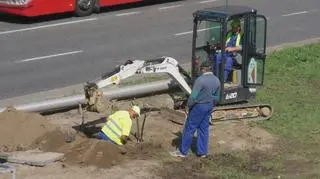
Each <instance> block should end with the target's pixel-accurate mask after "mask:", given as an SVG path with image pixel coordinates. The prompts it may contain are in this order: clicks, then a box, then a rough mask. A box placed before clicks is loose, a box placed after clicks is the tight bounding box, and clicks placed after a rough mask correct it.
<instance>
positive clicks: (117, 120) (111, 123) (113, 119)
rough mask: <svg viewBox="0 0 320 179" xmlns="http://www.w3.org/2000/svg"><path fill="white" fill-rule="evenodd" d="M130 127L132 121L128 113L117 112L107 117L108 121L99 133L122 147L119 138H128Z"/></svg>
mask: <svg viewBox="0 0 320 179" xmlns="http://www.w3.org/2000/svg"><path fill="white" fill-rule="evenodd" d="M131 126H132V120H131V118H130V114H129V112H128V111H117V112H115V113H114V114H112V115H110V116H109V119H108V121H107V122H106V124H105V125H104V126H103V127H102V129H101V131H102V132H103V133H104V134H105V135H106V136H108V138H109V139H110V140H112V141H113V142H115V143H116V144H118V145H123V143H122V142H121V140H120V137H121V135H125V136H129V134H130V130H131Z"/></svg>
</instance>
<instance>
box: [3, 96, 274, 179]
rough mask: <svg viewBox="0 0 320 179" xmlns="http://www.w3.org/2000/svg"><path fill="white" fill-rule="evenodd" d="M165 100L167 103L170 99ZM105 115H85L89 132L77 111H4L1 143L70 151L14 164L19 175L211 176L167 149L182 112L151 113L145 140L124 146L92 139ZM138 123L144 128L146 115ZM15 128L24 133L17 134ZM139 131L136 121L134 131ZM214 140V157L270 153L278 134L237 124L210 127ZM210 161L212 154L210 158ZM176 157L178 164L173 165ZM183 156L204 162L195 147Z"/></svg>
mask: <svg viewBox="0 0 320 179" xmlns="http://www.w3.org/2000/svg"><path fill="white" fill-rule="evenodd" d="M163 98H165V99H166V97H163ZM165 101H166V102H165V103H166V106H168V105H169V103H170V100H165ZM144 103H151V105H152V104H154V103H153V102H152V100H151V99H150V98H147V99H145V102H144ZM157 103H158V102H157ZM149 106H150V105H149ZM153 107H154V105H153ZM106 115H107V114H96V113H89V112H88V113H86V115H85V117H84V120H85V122H86V127H85V129H86V130H82V131H85V134H87V135H85V134H83V133H81V132H80V131H79V130H80V128H79V125H80V124H81V121H82V116H81V115H80V114H79V113H78V111H77V110H71V111H68V112H65V113H59V114H54V115H49V116H40V115H38V114H33V113H23V112H17V111H9V112H4V113H2V114H0V128H1V130H0V144H1V146H7V147H2V149H3V150H7V151H8V150H9V148H10V151H14V150H21V147H20V148H19V147H18V148H17V147H8V146H10V145H12V144H13V146H19V145H23V146H24V147H23V149H29V148H39V149H41V150H43V151H55V152H62V153H65V159H64V160H63V161H59V162H56V163H54V164H52V165H50V166H46V167H41V168H40V167H33V166H26V165H14V166H15V168H16V170H17V178H19V179H20V178H26V179H29V178H32V179H37V178H39V179H40V178H41V179H51V178H61V179H64V178H77V179H82V178H172V177H175V178H176V177H179V176H182V175H183V176H188V177H191V178H192V177H193V178H206V177H205V176H202V177H201V176H200V175H197V174H195V173H192V172H191V171H192V170H188V168H186V167H185V166H184V165H183V163H182V162H179V161H181V159H172V158H171V156H170V155H169V153H168V152H169V151H172V150H175V149H176V147H177V145H178V142H179V135H180V132H181V130H182V128H183V126H182V125H178V124H175V123H173V122H171V121H170V120H171V119H172V118H181V120H183V118H184V116H183V115H181V114H179V113H173V112H172V111H167V110H165V109H162V110H159V111H153V112H148V113H147V114H146V123H145V128H144V133H143V142H140V143H137V142H136V140H135V138H134V136H131V138H132V141H130V142H129V144H128V145H126V146H125V147H124V148H119V147H118V146H114V145H112V144H109V143H107V142H104V141H98V140H96V139H93V138H89V137H90V136H88V135H90V134H91V133H93V132H95V131H97V130H98V129H99V128H98V127H96V126H97V125H96V124H101V122H103V117H105V116H106ZM143 117H144V116H142V118H143ZM94 123H96V124H94ZM139 123H140V126H141V125H142V120H141V119H140V121H139ZM13 128H14V129H15V131H19V132H13V130H12V129H13ZM90 132H91V133H90ZM136 132H137V128H136V123H135V122H134V124H133V128H132V133H133V134H134V133H136ZM22 136H23V137H22ZM209 140H210V146H209V147H210V149H209V151H210V155H211V156H216V155H218V154H220V153H223V154H225V153H228V152H233V151H248V150H252V151H268V150H271V149H272V147H273V145H274V142H275V141H276V138H275V137H273V136H271V135H270V134H269V133H267V132H266V131H264V130H262V129H260V128H258V127H251V126H249V125H247V124H245V123H242V122H235V123H226V124H218V125H214V126H211V127H210V137H209ZM192 148H194V147H192ZM210 159H212V157H211V158H210V157H209V158H208V159H207V160H210ZM171 160H175V161H178V162H175V163H173V164H172V165H168V161H171ZM183 160H190V161H193V162H194V163H195V164H197V165H199V166H201V165H202V164H203V163H205V161H203V159H201V160H200V159H198V158H197V157H194V154H193V152H192V150H191V151H190V153H189V156H188V158H187V159H183ZM204 160H205V159H204ZM168 166H171V167H169V168H168ZM172 167H174V168H172ZM164 169H165V170H164ZM175 169H176V170H175ZM159 171H161V172H159ZM186 172H187V173H186ZM190 172H191V173H190ZM185 174H186V175H185ZM188 177H187V178H188ZM2 178H3V179H6V178H9V175H8V174H5V175H0V179H2Z"/></svg>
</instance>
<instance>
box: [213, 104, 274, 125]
mask: <svg viewBox="0 0 320 179" xmlns="http://www.w3.org/2000/svg"><path fill="white" fill-rule="evenodd" d="M272 115H273V108H272V106H271V105H269V104H239V105H227V106H217V107H215V108H214V110H213V112H212V115H211V123H212V124H214V123H219V122H226V121H235V120H238V121H248V120H250V121H261V120H268V119H270V118H271V116H272Z"/></svg>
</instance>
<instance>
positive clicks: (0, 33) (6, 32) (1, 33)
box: [0, 18, 98, 35]
mask: <svg viewBox="0 0 320 179" xmlns="http://www.w3.org/2000/svg"><path fill="white" fill-rule="evenodd" d="M95 20H98V19H97V18H90V19H82V20H76V21H69V22H61V23H56V24H48V25H42V26H35V27H30V28H24V29H17V30H9V31H3V32H0V35H4V34H12V33H15V32H23V31H31V30H37V29H44V28H49V27H56V26H62V25H69V24H76V23H81V22H87V21H95Z"/></svg>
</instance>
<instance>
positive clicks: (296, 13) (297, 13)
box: [282, 11, 309, 17]
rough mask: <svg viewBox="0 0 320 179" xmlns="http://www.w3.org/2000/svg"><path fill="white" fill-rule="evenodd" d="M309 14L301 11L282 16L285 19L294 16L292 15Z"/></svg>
mask: <svg viewBox="0 0 320 179" xmlns="http://www.w3.org/2000/svg"><path fill="white" fill-rule="evenodd" d="M306 13H309V12H308V11H301V12H294V13H290V14H284V15H282V16H284V17H286V16H294V15H299V14H306Z"/></svg>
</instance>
